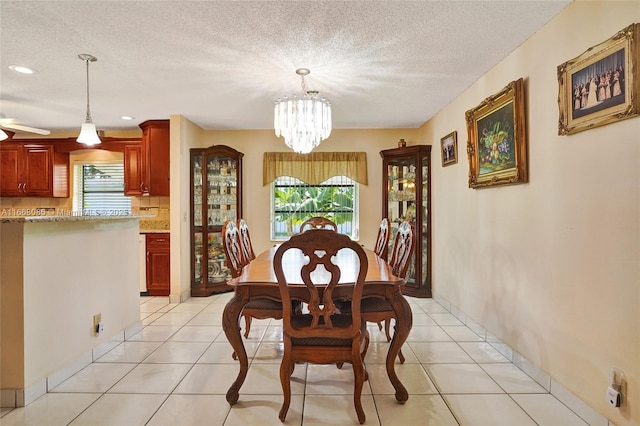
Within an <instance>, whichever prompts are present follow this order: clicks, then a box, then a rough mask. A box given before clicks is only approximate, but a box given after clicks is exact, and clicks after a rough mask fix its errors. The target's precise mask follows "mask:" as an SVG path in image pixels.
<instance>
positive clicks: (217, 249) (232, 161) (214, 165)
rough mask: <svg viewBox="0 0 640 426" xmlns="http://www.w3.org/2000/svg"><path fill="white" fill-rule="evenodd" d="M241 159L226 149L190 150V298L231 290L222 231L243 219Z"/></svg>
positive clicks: (239, 155) (231, 149)
mask: <svg viewBox="0 0 640 426" xmlns="http://www.w3.org/2000/svg"><path fill="white" fill-rule="evenodd" d="M243 156H244V154H243V153H241V152H238V151H236V150H235V149H233V148H230V147H228V146H225V145H213V146H211V147H209V148H204V149H202V148H194V149H191V265H192V267H191V296H210V295H211V294H213V293H219V292H223V291H230V290H231V287H229V286H228V285H227V280H229V279H230V278H231V274H230V272H229V268H228V267H227V264H226V259H225V255H224V250H223V248H222V235H221V231H222V225H224V222H225V221H226V220H227V219H229V220H233V221H235V220H237V219H238V218H240V217H242V157H243Z"/></svg>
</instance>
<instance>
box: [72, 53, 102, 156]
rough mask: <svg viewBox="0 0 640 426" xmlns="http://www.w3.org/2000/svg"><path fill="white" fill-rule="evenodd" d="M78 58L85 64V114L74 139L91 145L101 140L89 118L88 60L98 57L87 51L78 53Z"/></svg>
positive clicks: (92, 60) (95, 59) (94, 59)
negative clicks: (78, 132) (78, 133)
mask: <svg viewBox="0 0 640 426" xmlns="http://www.w3.org/2000/svg"><path fill="white" fill-rule="evenodd" d="M78 58H80V59H81V60H82V61H84V62H85V63H86V64H87V116H86V117H85V120H84V123H82V127H81V128H80V135H79V136H78V139H76V141H78V142H80V143H82V144H85V145H87V146H93V145H97V144H99V143H100V142H101V141H100V138H99V137H98V131H97V130H96V125H95V124H93V121H92V120H91V112H90V111H89V62H95V61H97V60H98V58H96V57H95V56H93V55H89V54H87V53H81V54H80V55H78Z"/></svg>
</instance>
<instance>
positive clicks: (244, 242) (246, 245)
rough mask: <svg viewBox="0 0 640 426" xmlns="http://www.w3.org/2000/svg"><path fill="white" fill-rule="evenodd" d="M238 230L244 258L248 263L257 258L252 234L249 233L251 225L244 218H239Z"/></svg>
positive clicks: (245, 262) (244, 261)
mask: <svg viewBox="0 0 640 426" xmlns="http://www.w3.org/2000/svg"><path fill="white" fill-rule="evenodd" d="M238 232H239V233H240V249H241V250H242V260H243V263H244V264H245V265H246V264H247V263H249V262H251V261H252V260H253V259H255V258H256V254H255V253H254V251H253V244H252V242H251V234H250V233H249V226H248V225H247V222H246V221H245V220H244V219H242V218H241V219H238Z"/></svg>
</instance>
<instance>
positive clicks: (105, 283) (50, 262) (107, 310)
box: [0, 219, 140, 403]
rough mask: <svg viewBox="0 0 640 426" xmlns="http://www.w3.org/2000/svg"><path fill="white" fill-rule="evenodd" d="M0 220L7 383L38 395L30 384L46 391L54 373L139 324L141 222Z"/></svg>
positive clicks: (4, 386)
mask: <svg viewBox="0 0 640 426" xmlns="http://www.w3.org/2000/svg"><path fill="white" fill-rule="evenodd" d="M0 226H1V230H0V232H1V233H2V240H1V241H2V253H3V256H2V275H1V276H2V293H3V297H2V305H1V308H2V331H3V333H2V336H1V337H2V340H1V345H2V367H3V370H2V371H3V375H2V377H1V380H2V382H1V389H2V390H3V391H4V390H6V389H16V390H19V391H20V390H24V389H27V392H26V394H29V395H31V396H32V397H35V396H38V395H37V392H36V394H35V395H34V393H33V392H29V388H31V389H36V388H37V389H40V390H41V391H42V392H44V391H46V389H47V388H46V386H47V385H46V379H47V377H48V376H50V375H51V374H53V373H56V372H58V371H59V370H60V369H62V368H65V367H67V366H69V364H70V363H73V362H75V361H76V360H78V359H79V358H81V357H83V356H85V355H86V354H91V352H92V350H93V349H94V348H95V347H97V346H98V345H100V344H102V343H105V342H107V341H109V340H110V339H111V338H112V337H113V336H114V335H117V334H120V335H121V336H122V332H123V330H125V329H127V328H129V327H132V326H135V325H136V324H137V323H139V322H140V297H139V294H140V293H139V285H138V277H139V275H138V272H139V271H138V267H139V265H138V235H139V234H138V233H139V227H138V226H139V225H138V220H137V219H120V220H111V221H104V220H83V221H66V222H42V223H24V224H22V223H2V224H1V225H0ZM97 313H100V314H101V315H102V322H103V323H104V331H103V332H102V333H101V334H99V335H96V334H95V333H94V332H93V315H94V314H97ZM8 314H9V315H8ZM7 327H9V329H10V332H9V333H7V332H6V331H7ZM121 339H122V337H121ZM21 361H22V362H21ZM5 363H6V364H5ZM5 368H7V369H8V370H5ZM6 373H8V374H6ZM18 402H24V403H29V402H30V398H27V397H25V400H24V401H20V399H18Z"/></svg>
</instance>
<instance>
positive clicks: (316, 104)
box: [273, 68, 331, 154]
mask: <svg viewBox="0 0 640 426" xmlns="http://www.w3.org/2000/svg"><path fill="white" fill-rule="evenodd" d="M309 72H310V71H309V70H308V69H306V68H300V69H298V70H296V73H297V74H298V75H300V76H301V77H302V98H298V97H297V96H295V95H294V96H292V97H291V98H289V97H286V96H285V97H284V98H283V99H278V100H277V101H276V104H275V108H274V114H273V127H274V129H275V132H276V136H278V137H280V136H282V137H283V138H284V143H285V144H286V145H287V146H288V147H289V148H291V149H293V150H294V151H295V152H297V153H299V154H308V153H310V152H311V151H312V150H313V149H314V148H315V147H317V146H318V145H320V142H322V141H323V140H325V139H326V138H328V137H329V135H330V134H331V104H330V103H329V101H327V100H326V99H324V98H318V92H316V91H311V90H307V88H306V85H305V81H304V76H305V75H308V74H309Z"/></svg>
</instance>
